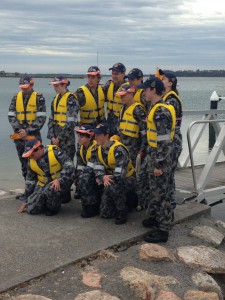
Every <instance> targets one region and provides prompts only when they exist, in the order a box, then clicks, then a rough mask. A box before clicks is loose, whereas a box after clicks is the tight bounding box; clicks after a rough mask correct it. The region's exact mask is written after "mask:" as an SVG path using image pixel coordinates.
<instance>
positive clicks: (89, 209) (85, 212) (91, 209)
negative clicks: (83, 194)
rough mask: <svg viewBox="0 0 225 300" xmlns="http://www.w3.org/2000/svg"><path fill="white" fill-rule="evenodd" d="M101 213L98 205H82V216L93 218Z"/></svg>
mask: <svg viewBox="0 0 225 300" xmlns="http://www.w3.org/2000/svg"><path fill="white" fill-rule="evenodd" d="M98 214H99V207H98V206H97V205H82V212H81V214H80V215H81V217H82V218H92V217H94V216H97V215H98Z"/></svg>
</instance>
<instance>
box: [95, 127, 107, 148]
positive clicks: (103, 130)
mask: <svg viewBox="0 0 225 300" xmlns="http://www.w3.org/2000/svg"><path fill="white" fill-rule="evenodd" d="M93 131H94V133H95V139H96V142H97V144H98V146H102V147H105V146H106V145H107V143H108V141H109V138H110V137H109V127H108V125H107V124H106V123H103V124H98V125H97V126H96V128H94V129H93Z"/></svg>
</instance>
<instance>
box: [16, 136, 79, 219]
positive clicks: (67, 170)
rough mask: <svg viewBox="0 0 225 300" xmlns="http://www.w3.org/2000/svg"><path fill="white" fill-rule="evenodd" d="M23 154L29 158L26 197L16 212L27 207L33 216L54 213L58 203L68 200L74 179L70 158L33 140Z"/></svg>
mask: <svg viewBox="0 0 225 300" xmlns="http://www.w3.org/2000/svg"><path fill="white" fill-rule="evenodd" d="M23 157H26V158H27V157H28V158H29V161H28V173H27V177H26V185H25V195H26V198H27V200H26V202H23V204H22V206H21V207H20V209H19V211H18V212H20V213H22V212H24V211H25V209H27V212H28V213H29V214H32V215H34V214H40V213H45V214H46V215H47V216H52V215H55V214H57V213H58V212H59V210H60V207H61V204H62V203H66V202H67V198H68V194H70V187H71V185H72V184H73V181H74V164H73V162H72V160H71V159H70V158H69V156H68V155H67V154H66V153H65V152H63V151H62V150H61V149H60V148H59V147H57V146H55V145H48V146H43V145H42V144H41V142H40V141H38V140H36V139H35V140H30V141H27V142H26V148H25V152H24V154H23ZM65 198H66V199H65ZM64 200H66V201H64Z"/></svg>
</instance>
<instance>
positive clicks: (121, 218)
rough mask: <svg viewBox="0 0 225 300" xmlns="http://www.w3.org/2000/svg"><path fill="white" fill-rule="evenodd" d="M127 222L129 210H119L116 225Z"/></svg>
mask: <svg viewBox="0 0 225 300" xmlns="http://www.w3.org/2000/svg"><path fill="white" fill-rule="evenodd" d="M126 222H127V212H126V211H124V210H121V211H118V212H117V214H116V218H115V224H116V225H122V224H125V223H126Z"/></svg>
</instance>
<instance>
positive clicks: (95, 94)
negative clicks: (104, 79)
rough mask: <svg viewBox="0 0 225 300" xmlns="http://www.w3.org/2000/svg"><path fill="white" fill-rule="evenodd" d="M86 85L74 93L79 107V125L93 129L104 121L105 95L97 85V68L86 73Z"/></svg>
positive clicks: (99, 75)
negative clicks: (85, 125) (87, 125)
mask: <svg viewBox="0 0 225 300" xmlns="http://www.w3.org/2000/svg"><path fill="white" fill-rule="evenodd" d="M86 74H87V79H88V83H87V84H86V85H82V86H81V87H79V88H78V89H77V91H76V92H75V94H76V97H77V100H78V102H79V106H80V125H83V124H90V125H91V126H92V127H93V128H94V127H96V125H98V124H99V123H102V122H104V121H105V107H104V104H105V94H104V91H103V89H102V87H101V86H100V85H99V82H100V80H101V72H100V70H99V68H98V67H97V66H91V67H90V68H89V69H88V71H87V73H86Z"/></svg>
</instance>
